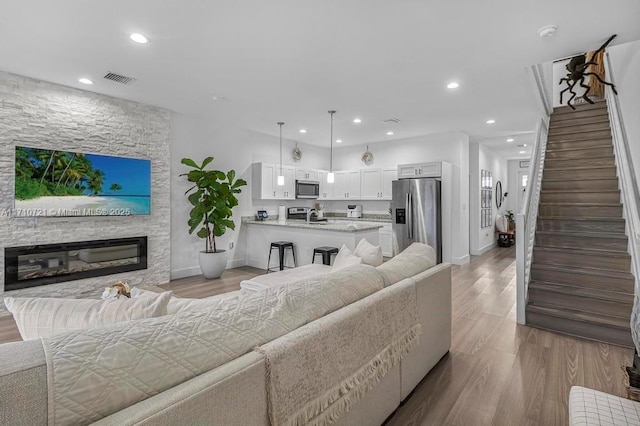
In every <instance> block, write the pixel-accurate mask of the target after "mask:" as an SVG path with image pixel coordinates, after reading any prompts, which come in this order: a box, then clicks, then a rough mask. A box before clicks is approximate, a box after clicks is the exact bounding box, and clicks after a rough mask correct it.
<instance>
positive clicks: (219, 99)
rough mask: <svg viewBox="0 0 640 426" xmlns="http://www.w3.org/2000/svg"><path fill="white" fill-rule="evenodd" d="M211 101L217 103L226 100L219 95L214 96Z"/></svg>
mask: <svg viewBox="0 0 640 426" xmlns="http://www.w3.org/2000/svg"><path fill="white" fill-rule="evenodd" d="M211 100H212V101H215V102H218V101H222V100H224V97H222V96H218V95H213V96H211Z"/></svg>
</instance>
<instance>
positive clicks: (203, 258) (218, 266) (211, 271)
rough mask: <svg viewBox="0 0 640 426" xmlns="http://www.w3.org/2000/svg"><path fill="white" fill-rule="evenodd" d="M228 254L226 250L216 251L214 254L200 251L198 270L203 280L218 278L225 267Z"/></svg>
mask: <svg viewBox="0 0 640 426" xmlns="http://www.w3.org/2000/svg"><path fill="white" fill-rule="evenodd" d="M227 257H228V253H227V251H226V250H218V251H217V252H215V253H207V252H204V251H201V252H200V254H199V256H198V260H199V261H200V270H201V271H202V275H204V277H205V278H208V279H212V278H220V276H221V275H222V273H223V272H224V269H225V268H226V266H227Z"/></svg>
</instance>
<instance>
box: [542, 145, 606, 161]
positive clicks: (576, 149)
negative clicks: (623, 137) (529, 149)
mask: <svg viewBox="0 0 640 426" xmlns="http://www.w3.org/2000/svg"><path fill="white" fill-rule="evenodd" d="M611 147H612V145H611V144H610V143H608V144H602V145H592V146H589V147H571V148H553V147H551V148H549V145H547V150H546V151H547V152H572V151H591V150H592V149H598V148H611ZM549 160H550V159H549Z"/></svg>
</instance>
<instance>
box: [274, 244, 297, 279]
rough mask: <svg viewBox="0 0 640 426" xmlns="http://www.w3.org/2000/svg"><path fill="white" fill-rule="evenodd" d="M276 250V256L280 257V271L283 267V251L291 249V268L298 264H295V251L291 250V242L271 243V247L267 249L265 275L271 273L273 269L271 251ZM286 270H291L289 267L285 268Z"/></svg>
mask: <svg viewBox="0 0 640 426" xmlns="http://www.w3.org/2000/svg"><path fill="white" fill-rule="evenodd" d="M274 248H277V249H278V255H279V256H280V270H281V271H282V270H283V269H284V268H285V266H284V249H287V248H288V249H291V254H292V255H293V267H294V268H295V267H297V266H298V263H297V262H296V251H295V250H294V249H293V243H292V242H291V241H276V242H273V243H271V247H269V260H267V274H268V273H269V272H270V271H272V270H273V269H274V268H271V251H272V250H273V249H274ZM287 268H291V266H287Z"/></svg>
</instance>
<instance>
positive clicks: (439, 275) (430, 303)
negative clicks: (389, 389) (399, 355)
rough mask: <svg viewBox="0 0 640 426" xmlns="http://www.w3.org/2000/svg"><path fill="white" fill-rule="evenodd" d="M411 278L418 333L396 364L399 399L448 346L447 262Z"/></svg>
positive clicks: (449, 305)
mask: <svg viewBox="0 0 640 426" xmlns="http://www.w3.org/2000/svg"><path fill="white" fill-rule="evenodd" d="M412 279H413V280H414V281H415V282H416V292H417V296H418V315H419V317H420V324H421V325H422V335H421V336H420V344H419V345H418V346H416V347H415V348H414V349H413V350H412V351H411V352H410V353H409V354H407V356H406V357H405V358H404V359H403V360H402V362H401V364H400V372H401V398H402V400H404V399H406V398H407V396H408V395H409V394H410V393H411V391H413V389H414V388H415V387H416V385H417V384H418V383H420V381H421V380H422V379H423V378H424V376H426V375H427V373H429V371H430V370H431V369H432V368H433V367H434V366H435V365H436V364H437V363H438V361H439V360H440V359H441V358H442V357H443V356H444V355H446V353H447V352H448V351H449V349H450V348H451V311H452V310H451V264H450V263H442V264H439V265H436V266H434V267H433V268H430V269H428V270H426V271H424V272H421V273H420V274H418V275H415V276H414V277H413V278H412Z"/></svg>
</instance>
